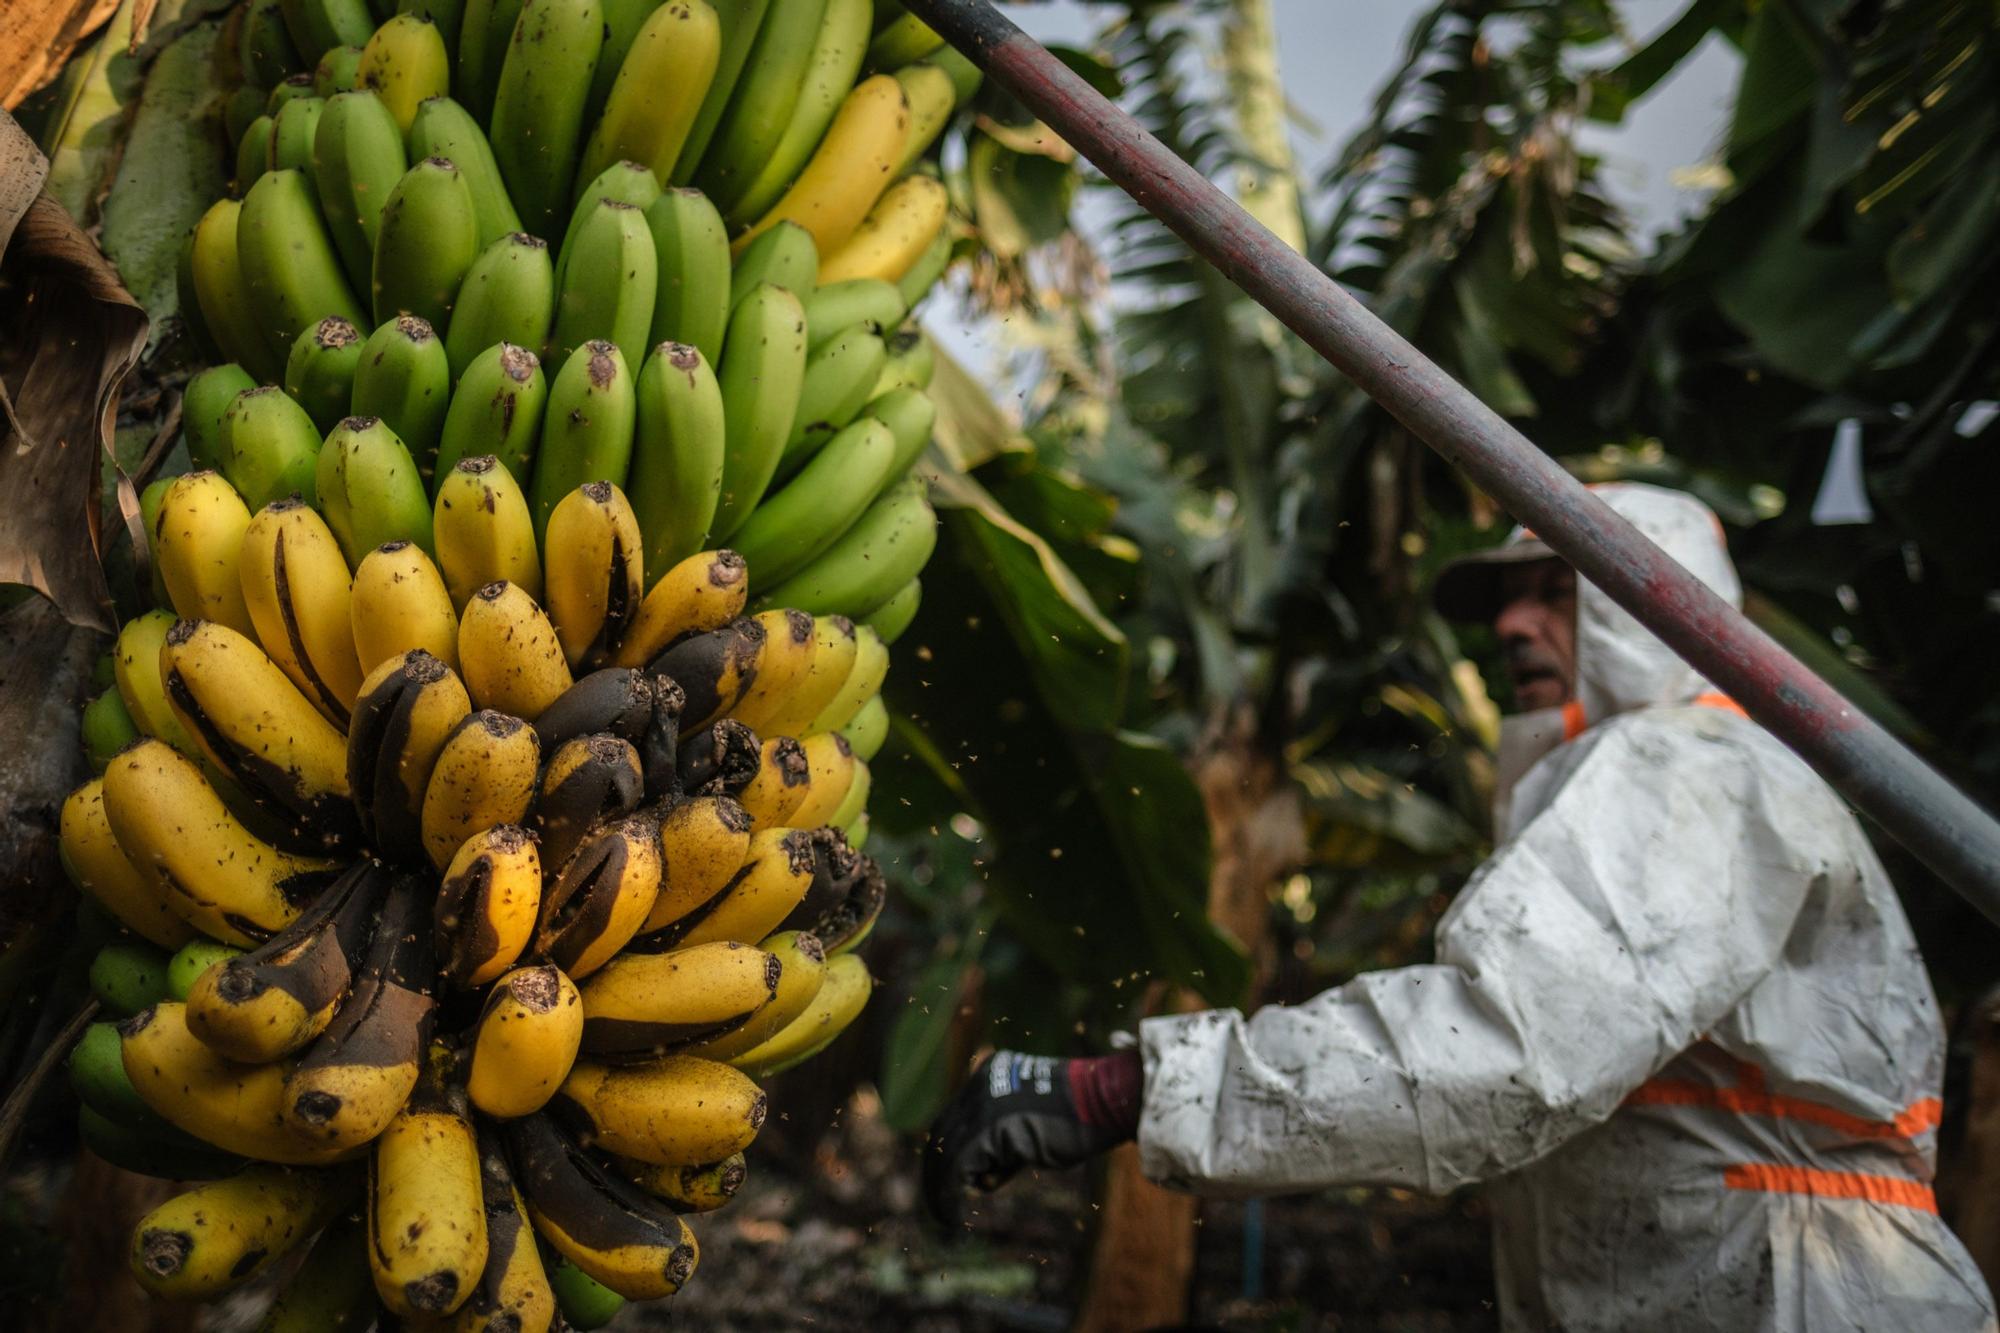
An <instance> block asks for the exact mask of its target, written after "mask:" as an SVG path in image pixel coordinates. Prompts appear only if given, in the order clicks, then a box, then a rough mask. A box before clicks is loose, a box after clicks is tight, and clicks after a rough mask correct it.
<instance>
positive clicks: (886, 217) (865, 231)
mask: <svg viewBox="0 0 2000 1333" xmlns="http://www.w3.org/2000/svg"><path fill="white" fill-rule="evenodd" d="M950 207H951V198H950V195H949V194H947V193H946V191H945V188H944V182H942V181H939V180H934V179H932V178H931V177H929V176H908V177H905V178H904V179H903V180H901V181H898V182H897V183H896V184H894V185H892V186H890V187H889V190H888V193H886V194H884V195H883V196H882V199H881V201H880V202H879V203H877V204H876V205H875V208H874V211H873V212H871V213H869V215H868V216H867V217H866V218H864V219H862V222H861V225H860V226H859V227H856V228H855V229H854V234H853V235H852V236H850V237H848V239H847V243H846V244H845V245H843V246H841V247H840V248H839V249H838V250H836V251H834V252H833V253H832V254H830V255H828V256H827V257H826V258H824V259H822V260H820V263H819V280H820V282H821V283H822V284H825V283H832V282H848V281H851V280H852V279H855V278H879V279H881V280H882V281H884V282H896V281H899V280H900V279H901V278H902V276H903V275H904V274H905V273H907V272H909V271H910V268H911V266H912V265H914V264H915V263H916V262H917V261H918V260H919V259H921V258H923V255H924V251H925V250H927V249H928V248H929V247H930V243H931V238H932V237H933V236H936V235H937V234H938V231H939V230H940V229H941V228H942V227H943V226H944V220H945V214H946V213H947V212H948V211H949V210H950Z"/></svg>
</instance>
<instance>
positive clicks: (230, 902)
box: [104, 739, 332, 949]
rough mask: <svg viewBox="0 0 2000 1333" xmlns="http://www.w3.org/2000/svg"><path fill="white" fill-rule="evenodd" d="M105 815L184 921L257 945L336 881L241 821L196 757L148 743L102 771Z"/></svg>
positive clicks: (326, 867) (325, 865)
mask: <svg viewBox="0 0 2000 1333" xmlns="http://www.w3.org/2000/svg"><path fill="white" fill-rule="evenodd" d="M104 813H105V817H106V819H107V821H108V822H109V824H110V826H111V833H112V836H113V837H114V838H116V839H117V842H118V846H119V847H121V848H123V849H124V852H125V855H126V857H127V858H128V859H130V861H131V862H132V864H133V865H135V866H137V867H138V868H139V869H140V871H141V872H143V873H146V874H148V875H150V876H152V878H153V881H154V883H156V884H157V885H159V887H160V889H161V890H162V891H163V892H164V893H165V895H166V897H167V900H168V902H170V903H171V904H172V905H173V908H174V910H175V911H176V912H178V913H180V915H181V916H182V917H183V918H185V919H186V920H187V921H188V923H189V924H190V925H192V926H194V927H195V929H197V930H199V931H201V932H202V933H203V934H204V935H207V936H209V937H211V938H213V939H218V940H221V941H223V942H224V943H227V944H234V945H238V946H240V947H242V948H246V949H250V948H255V947H256V946H257V945H258V944H261V943H262V942H263V941H265V940H267V939H269V938H271V936H273V935H275V934H277V933H278V932H279V931H281V930H283V929H284V928H285V927H286V926H289V925H290V924H291V923H292V922H293V921H294V920H296V919H297V918H298V916H299V913H301V912H302V911H304V910H305V907H306V904H308V903H310V902H311V901H312V900H313V899H314V898H315V897H317V896H318V893H319V890H320V889H321V888H323V887H324V886H325V885H326V884H327V882H328V881H329V880H330V879H331V878H332V874H331V863H330V862H327V861H323V860H318V859H314V858H310V857H303V856H293V855H291V854H289V853H286V852H281V851H279V850H278V849H277V848H275V847H273V846H271V845H270V844H268V843H266V842H264V841H262V840H261V839H259V838H257V837H256V836H255V835H254V834H252V833H251V832H250V831H249V830H248V829H246V828H244V827H243V824H242V823H241V821H239V820H238V819H237V818H236V816H235V815H233V814H231V813H230V811H229V808H228V807H227V806H225V805H224V804H223V803H222V798H221V797H219V796H217V795H216V794H215V789H214V788H213V787H211V786H209V785H208V781H207V779H205V778H203V777H202V775H201V770H200V769H198V768H196V767H195V764H194V761H193V760H191V759H189V758H188V757H187V756H185V755H183V754H181V753H180V752H179V751H177V750H175V749H174V748H173V747H172V746H170V745H168V744H166V743H165V742H164V741H158V740H151V739H148V740H143V741H140V742H139V743H138V744H137V745H134V746H132V747H131V748H130V749H128V750H126V751H125V752H124V753H123V754H120V755H119V756H118V757H117V758H115V759H113V760H112V761H111V763H110V765H109V766H108V767H107V768H106V769H105V770H104Z"/></svg>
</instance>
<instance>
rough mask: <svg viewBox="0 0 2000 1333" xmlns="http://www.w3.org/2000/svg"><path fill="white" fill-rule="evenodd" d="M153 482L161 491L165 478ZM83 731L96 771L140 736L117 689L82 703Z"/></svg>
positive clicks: (84, 740)
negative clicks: (84, 703) (83, 704)
mask: <svg viewBox="0 0 2000 1333" xmlns="http://www.w3.org/2000/svg"><path fill="white" fill-rule="evenodd" d="M153 484H154V485H155V486H158V487H160V490H161V492H164V491H165V489H166V486H167V479H164V478H163V479H162V480H160V481H157V482H155V483H153ZM147 489H148V490H151V489H152V487H150V486H149V487H147ZM82 731H83V749H84V753H85V754H87V755H89V756H90V766H91V768H92V770H94V771H95V772H98V773H102V772H103V771H104V766H105V765H106V764H108V763H110V762H111V760H112V757H113V756H114V755H116V754H117V753H118V752H119V751H120V750H122V749H124V748H125V747H126V746H128V745H130V744H131V743H132V742H133V741H136V740H138V739H139V725H138V723H136V722H134V721H133V720H132V714H131V713H129V712H127V711H126V710H125V697H124V696H123V695H121V694H119V693H118V691H117V690H116V689H109V690H106V691H104V692H103V693H102V694H100V695H98V696H97V697H96V698H95V699H92V700H91V701H90V702H89V703H88V704H86V705H85V706H84V710H83V722H82Z"/></svg>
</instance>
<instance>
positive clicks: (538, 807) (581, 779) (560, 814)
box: [535, 735, 646, 869]
mask: <svg viewBox="0 0 2000 1333" xmlns="http://www.w3.org/2000/svg"><path fill="white" fill-rule="evenodd" d="M645 794H646V787H645V778H644V775H643V774H642V773H641V771H640V768H639V752H638V751H637V750H636V749H634V748H633V746H632V743H631V742H630V741H626V740H623V739H621V738H619V737H617V736H607V735H597V736H579V737H578V738H577V739H575V740H573V741H569V742H567V743H566V744H564V745H563V746H562V748H560V749H558V750H557V751H556V752H555V753H554V754H553V755H551V756H550V758H549V763H548V767H547V768H545V769H543V770H542V784H541V794H540V796H538V797H537V798H536V801H535V823H536V826H537V828H538V830H539V832H540V835H541V843H542V859H543V861H544V863H545V864H547V865H548V866H549V867H550V868H551V869H557V868H560V867H561V866H562V865H563V863H564V862H566V861H568V860H569V858H570V853H572V852H574V851H575V850H576V849H577V847H578V846H579V845H580V844H581V843H582V842H583V839H584V837H585V835H587V834H588V833H589V832H590V831H591V829H593V828H595V827H596V826H597V825H598V824H600V823H603V822H608V821H610V820H616V819H622V818H623V817H625V816H626V815H629V814H631V813H632V812H633V811H634V810H636V809H638V808H639V802H640V800H641V799H642V798H643V797H644V796H645Z"/></svg>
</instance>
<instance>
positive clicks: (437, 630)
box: [351, 542, 458, 676]
mask: <svg viewBox="0 0 2000 1333" xmlns="http://www.w3.org/2000/svg"><path fill="white" fill-rule="evenodd" d="M351 619H352V621H353V631H354V652H355V658H356V665H357V666H358V667H359V668H360V670H361V674H362V675H363V676H366V675H368V674H369V673H371V672H373V671H374V670H375V668H377V667H379V666H381V665H382V664H383V663H384V662H386V661H388V660H389V659H390V658H392V657H401V656H402V655H403V654H404V653H407V652H411V651H413V650H415V649H419V648H421V649H422V650H423V651H425V652H427V653H429V654H430V655H431V656H432V657H435V658H437V659H438V661H440V662H443V663H444V664H445V665H446V666H448V667H450V668H451V669H452V670H454V671H456V670H457V669H458V612H457V610H456V609H455V608H454V607H453V606H452V604H451V594H449V593H448V592H446V591H445V586H444V576H443V575H441V574H439V573H438V568H437V566H436V565H435V564H433V563H431V558H430V557H429V556H427V555H425V554H424V552H423V548H421V547H419V546H418V545H417V544H416V543H414V542H386V543H384V544H383V545H381V546H378V547H376V548H375V549H374V550H372V551H370V552H369V553H368V554H367V555H365V556H363V557H362V558H361V563H360V565H359V566H357V567H356V568H355V571H354V586H353V594H352V616H351Z"/></svg>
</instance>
